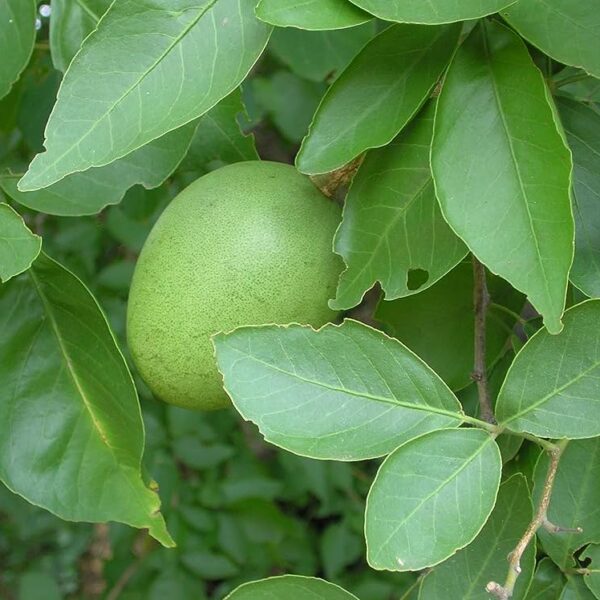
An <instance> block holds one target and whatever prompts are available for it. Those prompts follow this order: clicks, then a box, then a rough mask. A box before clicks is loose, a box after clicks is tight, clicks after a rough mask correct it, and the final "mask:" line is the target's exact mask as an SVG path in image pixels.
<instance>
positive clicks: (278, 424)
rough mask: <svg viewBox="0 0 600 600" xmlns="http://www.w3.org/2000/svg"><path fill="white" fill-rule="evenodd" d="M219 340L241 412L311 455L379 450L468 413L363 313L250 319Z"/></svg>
mask: <svg viewBox="0 0 600 600" xmlns="http://www.w3.org/2000/svg"><path fill="white" fill-rule="evenodd" d="M213 339H214V343H215V347H216V351H217V364H218V367H219V370H220V371H221V373H222V374H223V376H224V381H225V389H226V390H227V393H228V394H229V395H230V396H231V398H232V400H233V403H234V405H235V407H236V408H237V410H238V411H239V412H240V413H241V414H242V416H243V417H244V418H245V419H247V420H250V421H252V422H254V423H256V424H257V425H258V428H259V429H260V431H261V433H262V434H263V435H264V437H265V439H266V440H267V441H268V442H271V443H272V444H275V445H277V446H281V447H282V448H285V449H286V450H290V451H291V452H295V453H297V454H300V455H303V456H309V457H311V458H321V459H333V460H362V459H366V458H374V457H377V456H383V455H385V454H387V453H389V452H391V451H392V450H393V449H394V448H396V447H397V446H398V445H400V444H401V443H403V442H405V441H407V440H409V439H411V438H413V437H415V436H418V435H420V434H422V433H426V432H428V431H432V430H434V429H440V428H442V427H451V426H458V425H460V423H461V421H462V416H463V415H462V411H461V409H460V406H459V404H458V401H457V400H456V398H455V397H454V395H453V394H452V392H450V390H449V389H448V388H447V387H446V386H445V385H444V383H443V382H442V381H441V379H439V378H438V377H437V375H436V374H435V373H434V372H433V371H431V369H430V368H429V367H428V366H427V365H426V364H425V363H423V362H422V361H421V360H420V359H419V358H417V357H416V356H415V355H414V354H413V353H412V352H411V351H410V350H408V349H407V348H405V347H404V346H402V344H400V342H398V341H396V340H393V339H391V338H388V337H386V336H385V335H384V334H382V333H381V332H379V331H376V330H374V329H371V328H370V327H368V326H367V325H364V324H362V323H358V322H356V321H345V322H344V323H343V324H342V325H340V326H336V325H331V324H329V325H326V326H325V327H323V328H322V329H320V330H319V331H314V330H313V329H311V328H310V327H302V326H300V325H289V326H264V327H242V328H239V329H237V330H235V331H233V332H232V333H230V334H222V333H220V334H218V335H216V336H215V337H214V338H213Z"/></svg>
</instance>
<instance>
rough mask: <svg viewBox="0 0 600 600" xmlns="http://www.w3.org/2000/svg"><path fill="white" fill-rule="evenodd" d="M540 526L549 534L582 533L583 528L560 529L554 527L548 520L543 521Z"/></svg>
mask: <svg viewBox="0 0 600 600" xmlns="http://www.w3.org/2000/svg"><path fill="white" fill-rule="evenodd" d="M542 525H543V527H544V529H545V530H546V531H548V532H549V533H583V528H581V527H562V526H560V525H555V524H554V523H552V522H551V521H549V520H548V519H544V521H543V523H542Z"/></svg>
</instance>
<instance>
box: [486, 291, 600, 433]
mask: <svg viewBox="0 0 600 600" xmlns="http://www.w3.org/2000/svg"><path fill="white" fill-rule="evenodd" d="M598 325H600V300H588V301H586V302H583V303H581V304H578V305H576V306H574V307H573V308H571V309H569V310H568V311H567V312H566V313H565V330H564V331H563V332H562V333H560V334H559V335H557V336H552V335H550V334H548V333H547V332H546V331H544V330H540V331H538V332H537V333H536V334H535V335H534V336H533V337H532V338H531V339H530V340H529V341H528V342H527V344H525V346H524V347H523V348H522V350H521V352H519V354H517V356H516V358H515V361H514V362H513V364H512V365H511V367H510V369H509V371H508V374H507V376H506V379H505V380H504V383H503V385H502V389H501V390H500V394H499V396H498V403H497V406H496V415H497V419H498V421H499V422H500V423H502V424H504V425H506V426H507V427H509V428H510V429H512V430H513V431H522V432H527V433H532V434H534V435H538V436H540V437H550V438H570V439H580V438H588V437H594V436H597V435H600V423H599V420H600V406H598V402H597V398H596V392H595V381H596V379H597V374H598V373H600V355H599V354H598V349H597V346H598V339H597V329H594V328H596V327H597V326H598ZM590 328H591V329H590ZM548 373H552V374H553V376H552V377H548Z"/></svg>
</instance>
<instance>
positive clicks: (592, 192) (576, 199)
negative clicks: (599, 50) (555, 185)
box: [556, 97, 600, 298]
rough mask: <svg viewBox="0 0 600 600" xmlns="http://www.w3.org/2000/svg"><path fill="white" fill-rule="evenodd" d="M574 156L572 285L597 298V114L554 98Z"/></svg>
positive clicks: (599, 193) (599, 212)
mask: <svg viewBox="0 0 600 600" xmlns="http://www.w3.org/2000/svg"><path fill="white" fill-rule="evenodd" d="M556 102H557V105H558V110H559V114H560V118H561V121H562V124H563V127H564V130H565V133H566V135H567V140H568V142H569V146H570V147H571V152H572V153H573V213H574V217H575V258H574V260H573V267H572V268H571V275H570V277H571V281H572V282H573V284H574V285H575V286H577V287H578V288H579V289H580V290H581V291H582V292H583V293H584V294H586V295H587V296H590V297H596V298H598V297H600V114H598V112H596V110H595V109H594V108H592V107H590V106H586V105H585V104H582V103H580V102H575V101H574V100H570V99H568V98H561V97H558V98H556Z"/></svg>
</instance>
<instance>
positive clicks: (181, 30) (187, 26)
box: [19, 0, 271, 191]
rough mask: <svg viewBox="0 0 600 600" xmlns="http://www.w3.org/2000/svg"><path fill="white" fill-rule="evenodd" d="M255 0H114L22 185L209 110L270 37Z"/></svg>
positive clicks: (47, 179) (57, 176) (107, 157)
mask: <svg viewBox="0 0 600 600" xmlns="http://www.w3.org/2000/svg"><path fill="white" fill-rule="evenodd" d="M254 5H255V2H254V1H253V0H203V2H200V3H199V2H197V1H195V0H180V1H179V2H178V3H177V10H172V9H170V8H166V7H164V6H156V5H152V7H153V9H152V10H149V7H148V6H147V5H146V3H145V2H141V3H140V2H137V1H136V0H123V2H114V3H113V4H112V5H111V8H110V9H109V10H108V12H107V13H106V14H105V15H104V16H103V17H102V19H101V20H100V22H99V24H98V28H97V29H96V30H95V31H94V32H93V33H92V34H91V35H90V36H89V37H88V38H86V40H85V43H84V44H83V46H82V49H81V51H80V52H79V53H78V54H77V56H76V58H75V60H74V61H73V62H72V63H71V65H70V66H69V69H68V71H67V73H66V75H65V78H64V79H63V82H62V85H61V87H60V90H59V92H58V98H57V101H56V105H55V107H54V110H53V111H52V114H51V115H50V120H49V121H48V125H47V128H46V142H45V147H46V152H44V153H42V154H38V155H37V156H36V157H35V158H34V160H33V161H32V163H31V164H30V166H29V170H28V171H27V173H26V174H25V176H24V177H23V179H21V181H20V182H19V189H20V190H21V191H32V190H36V189H40V188H44V187H48V186H49V185H51V184H53V183H56V182H57V181H60V180H61V179H63V178H64V177H65V176H67V175H69V174H71V173H77V172H80V171H85V170H87V169H89V168H90V167H102V166H105V165H107V164H109V163H111V162H113V161H115V160H117V159H118V158H122V157H123V156H126V155H128V154H130V153H131V152H133V151H134V150H137V149H138V148H141V147H142V146H144V145H145V144H147V143H148V142H151V141H152V140H155V139H157V138H159V137H161V136H162V135H164V134H166V133H168V132H170V131H172V130H174V129H177V128H178V127H181V126H182V125H185V124H186V123H189V122H190V121H193V120H194V119H196V118H197V117H199V116H201V115H203V114H204V113H205V112H207V111H208V110H209V109H210V108H212V107H213V106H214V105H215V104H216V103H217V102H218V101H219V100H221V99H222V98H224V97H225V96H227V95H228V94H229V93H230V92H231V91H233V90H234V89H235V88H236V87H237V86H238V85H239V83H240V82H241V81H242V80H243V79H244V78H245V76H246V75H247V74H248V72H249V71H250V69H251V68H252V66H253V65H254V63H255V62H256V60H257V59H258V57H259V56H260V55H261V54H262V51H263V49H264V47H265V45H266V43H267V41H268V39H269V35H270V32H271V28H270V27H269V26H268V25H266V24H264V23H262V22H261V21H259V20H258V19H257V18H256V16H255V15H254ZM125 33H126V35H124V34H125ZM122 66H124V67H122ZM117 67H118V68H117Z"/></svg>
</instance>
